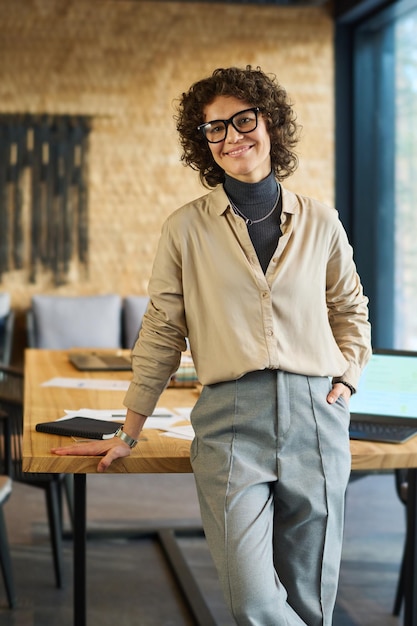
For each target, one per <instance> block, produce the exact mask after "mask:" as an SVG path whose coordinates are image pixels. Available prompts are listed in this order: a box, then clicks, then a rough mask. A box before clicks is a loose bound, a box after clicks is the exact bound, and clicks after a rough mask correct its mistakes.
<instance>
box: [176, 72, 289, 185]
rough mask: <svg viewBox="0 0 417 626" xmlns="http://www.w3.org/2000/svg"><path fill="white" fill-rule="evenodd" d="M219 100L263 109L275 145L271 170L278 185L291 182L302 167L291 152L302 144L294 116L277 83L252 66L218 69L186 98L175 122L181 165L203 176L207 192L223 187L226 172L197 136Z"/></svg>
mask: <svg viewBox="0 0 417 626" xmlns="http://www.w3.org/2000/svg"><path fill="white" fill-rule="evenodd" d="M217 96H233V97H235V98H238V99H240V100H242V101H244V102H245V103H248V104H249V105H251V106H257V107H259V109H260V111H261V114H262V115H263V117H264V119H265V122H266V127H267V130H268V133H269V136H270V140H271V164H272V170H273V171H274V173H275V176H276V177H277V178H278V180H283V179H284V178H287V176H290V175H291V174H292V173H293V172H294V171H295V170H296V168H297V166H298V158H297V156H296V154H295V153H294V152H293V148H294V147H295V145H296V144H297V142H298V126H297V124H296V115H295V113H294V111H293V109H292V106H291V103H290V102H289V100H288V97H287V92H286V91H285V89H284V88H283V87H282V86H281V85H280V84H279V83H278V81H277V79H276V77H275V76H274V75H269V76H268V75H266V74H265V73H264V72H263V71H262V70H261V69H260V68H259V67H257V68H256V69H253V68H252V67H251V66H250V65H247V66H246V69H239V68H237V67H229V68H218V69H216V70H214V72H213V74H212V75H211V76H209V77H208V78H204V79H203V80H200V81H198V82H196V83H194V84H193V85H192V86H191V87H190V89H189V90H188V91H187V92H186V93H183V94H182V96H181V98H180V99H179V104H178V115H177V116H176V117H175V120H176V124H177V131H178V133H179V136H180V143H181V146H182V149H183V152H182V155H181V161H182V162H183V163H184V164H185V165H189V166H190V167H191V168H192V169H194V170H196V171H198V172H199V175H200V180H201V182H202V183H203V185H204V186H205V187H208V188H211V187H216V186H217V185H218V184H221V183H223V182H224V171H223V170H222V169H221V168H220V167H219V166H218V165H217V163H216V162H215V161H214V159H213V156H212V154H211V151H210V148H209V146H208V143H207V140H206V139H205V137H204V135H203V133H201V132H199V131H198V130H197V126H198V125H199V124H201V123H202V122H203V121H204V119H203V114H204V107H205V106H206V105H208V104H211V103H212V102H213V100H214V99H215V98H216V97H217Z"/></svg>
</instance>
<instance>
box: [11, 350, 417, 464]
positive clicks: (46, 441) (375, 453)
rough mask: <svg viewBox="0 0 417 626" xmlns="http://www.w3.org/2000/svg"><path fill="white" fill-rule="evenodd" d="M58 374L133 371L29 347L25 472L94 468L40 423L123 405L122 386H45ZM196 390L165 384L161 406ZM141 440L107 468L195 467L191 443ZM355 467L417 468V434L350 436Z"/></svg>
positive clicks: (152, 437)
mask: <svg viewBox="0 0 417 626" xmlns="http://www.w3.org/2000/svg"><path fill="white" fill-rule="evenodd" d="M54 377H65V378H68V377H72V378H99V379H100V378H106V379H109V378H112V379H115V380H120V379H125V380H129V379H130V377H131V374H130V373H129V372H126V373H124V372H111V373H110V372H107V373H103V372H95V373H91V372H89V373H82V372H79V371H78V370H76V369H75V368H74V367H73V366H72V365H71V364H70V363H69V361H68V352H67V351H58V350H34V349H30V350H27V351H26V353H25V402H24V406H25V414H24V437H23V470H24V471H26V472H66V473H95V472H96V466H97V458H96V457H60V456H57V455H54V454H51V452H50V449H51V447H54V446H59V445H67V444H69V443H70V441H71V440H70V439H69V438H68V437H58V436H55V435H49V434H45V433H38V432H36V431H35V426H36V424H37V423H38V422H45V421H48V420H51V421H52V420H55V419H58V418H59V417H62V416H63V415H64V410H65V409H72V410H77V409H81V408H95V409H117V408H123V398H124V394H125V392H124V391H114V390H112V391H103V390H93V389H72V388H71V389H70V388H64V387H43V386H41V385H42V383H44V382H45V381H47V380H50V379H51V378H54ZM197 397H198V391H197V390H195V389H179V388H178V389H167V390H166V391H165V392H164V393H163V395H162V396H161V399H160V402H159V406H163V407H166V408H168V409H175V408H176V407H191V406H193V405H194V404H195V402H196V400H197ZM142 437H143V439H142V440H141V441H140V443H139V445H138V446H136V448H135V449H134V450H132V454H131V455H130V456H129V457H127V458H125V459H118V460H117V461H115V462H114V463H113V464H112V465H111V467H110V469H109V470H108V471H109V472H113V473H125V472H129V473H184V472H191V465H190V459H189V453H190V442H189V441H186V440H183V439H175V438H171V437H166V436H164V435H163V433H162V432H160V431H157V430H151V429H145V430H144V431H143V433H142ZM351 451H352V469H354V470H362V471H363V470H388V469H394V468H402V467H417V437H414V438H413V439H411V440H410V441H408V442H407V443H405V444H378V443H373V442H364V441H352V442H351Z"/></svg>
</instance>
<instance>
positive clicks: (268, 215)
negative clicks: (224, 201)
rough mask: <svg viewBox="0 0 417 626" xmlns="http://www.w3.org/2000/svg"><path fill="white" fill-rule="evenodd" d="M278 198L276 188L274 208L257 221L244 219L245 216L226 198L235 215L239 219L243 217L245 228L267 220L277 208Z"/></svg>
mask: <svg viewBox="0 0 417 626" xmlns="http://www.w3.org/2000/svg"><path fill="white" fill-rule="evenodd" d="M279 196H280V188H279V187H278V189H277V199H276V200H275V202H274V206H273V207H272V209H271V210H270V211H269V212H268V213H267V214H266V215H264V216H263V217H261V218H260V219H259V220H251V219H249V217H246V215H244V214H243V213H242V211H241V210H240V209H239V208H238V207H237V206H236V205H235V203H234V202H233V201H232V199H231V198H230V197H229V196H227V197H228V198H229V202H230V204H231V206H232V209H233V211H234V212H235V213H237V214H238V215H240V217H243V219H244V220H245V224H246V226H252V224H259V223H260V222H264V221H265V220H267V219H268V217H271V215H272V213H273V212H274V211H275V209H276V208H277V206H278V202H279Z"/></svg>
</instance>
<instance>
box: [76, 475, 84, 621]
mask: <svg viewBox="0 0 417 626" xmlns="http://www.w3.org/2000/svg"><path fill="white" fill-rule="evenodd" d="M86 484H87V480H86V475H85V474H74V583H73V594H74V600H73V602H74V626H86V625H87V605H86V589H87V584H86V582H87V581H86Z"/></svg>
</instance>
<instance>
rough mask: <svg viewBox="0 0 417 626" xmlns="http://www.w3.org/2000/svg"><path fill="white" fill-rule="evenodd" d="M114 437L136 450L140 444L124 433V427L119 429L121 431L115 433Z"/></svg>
mask: <svg viewBox="0 0 417 626" xmlns="http://www.w3.org/2000/svg"><path fill="white" fill-rule="evenodd" d="M114 436H115V437H119V439H121V440H122V441H124V442H125V443H127V445H128V446H129V448H134V447H135V446H136V445H137V443H138V440H137V439H133V437H130V436H129V435H126V433H124V432H123V427H122V426H121V427H120V428H119V430H116V432H115V433H114Z"/></svg>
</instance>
